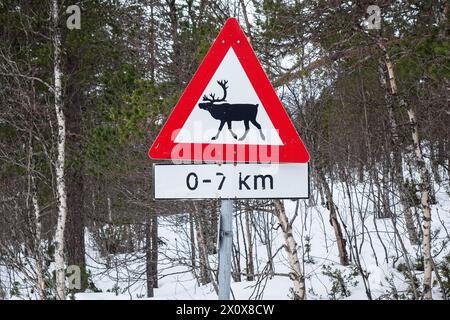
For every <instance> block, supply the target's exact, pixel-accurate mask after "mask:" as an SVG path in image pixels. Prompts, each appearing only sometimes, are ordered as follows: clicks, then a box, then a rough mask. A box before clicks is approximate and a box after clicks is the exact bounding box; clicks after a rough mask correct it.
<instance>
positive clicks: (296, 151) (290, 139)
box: [149, 18, 310, 163]
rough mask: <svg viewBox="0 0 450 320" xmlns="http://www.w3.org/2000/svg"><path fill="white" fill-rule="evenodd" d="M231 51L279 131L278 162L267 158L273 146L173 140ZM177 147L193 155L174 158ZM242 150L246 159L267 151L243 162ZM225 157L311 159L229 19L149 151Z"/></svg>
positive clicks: (162, 156)
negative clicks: (174, 150) (174, 134)
mask: <svg viewBox="0 0 450 320" xmlns="http://www.w3.org/2000/svg"><path fill="white" fill-rule="evenodd" d="M230 47H233V49H234V52H235V53H236V56H237V58H238V59H239V62H240V63H241V65H242V67H243V69H244V71H245V73H246V74H247V77H248V79H249V80H250V83H251V84H252V86H253V88H254V90H255V92H256V94H257V95H258V97H259V99H260V101H261V103H262V105H263V106H264V107H265V110H266V112H267V115H268V116H269V118H270V120H271V121H272V124H273V126H274V127H275V129H278V130H279V131H278V134H279V136H280V139H281V141H282V142H283V144H284V145H282V146H278V147H279V149H278V153H279V156H278V159H277V160H276V161H274V159H271V157H270V155H269V154H268V153H270V150H267V149H270V147H272V146H257V145H237V144H235V145H225V144H224V145H221V144H207V143H175V142H174V141H173V139H174V138H175V137H172V135H173V132H175V130H178V129H181V128H182V127H183V125H184V123H185V122H186V120H187V118H188V117H189V115H190V113H191V111H192V110H193V108H194V107H195V106H196V105H195V103H196V102H197V101H198V100H199V98H200V96H201V95H202V94H203V92H204V90H205V88H206V86H207V85H208V83H209V81H210V80H211V78H212V77H213V76H214V73H215V71H216V70H217V68H218V67H219V65H220V63H221V62H222V60H223V58H224V57H225V54H226V53H227V52H228V49H229V48H230ZM175 146H177V148H178V149H184V150H190V152H186V154H177V155H172V149H173V148H174V147H175ZM206 148H208V149H206ZM243 148H244V149H245V154H246V155H249V154H250V152H251V150H255V149H254V148H265V150H263V151H261V152H257V153H256V154H257V157H256V158H253V159H248V157H247V156H245V157H244V158H242V155H241V156H238V153H239V152H242V151H243ZM211 149H214V151H212V152H211ZM230 150H231V152H230ZM233 150H234V151H233ZM237 151H239V152H237ZM260 153H261V154H265V155H266V156H267V157H266V156H261V155H260ZM222 155H226V156H225V157H224V158H223V159H224V161H225V162H262V163H264V162H280V163H285V162H292V163H305V162H308V161H309V159H310V157H309V154H308V151H307V150H306V148H305V146H304V144H303V142H302V140H301V139H300V137H299V135H298V133H297V131H296V130H295V128H294V125H293V124H292V122H291V120H290V118H289V116H288V114H287V113H286V110H285V109H284V108H283V106H282V104H281V102H280V100H279V98H278V96H277V94H276V92H275V90H274V89H273V87H272V85H271V83H270V81H269V79H268V78H267V75H266V74H265V72H264V70H263V68H262V66H261V64H260V63H259V61H258V58H257V57H256V55H255V53H254V51H253V49H252V47H251V46H250V43H249V42H248V40H247V37H246V36H245V34H244V32H243V31H242V29H241V27H240V26H239V23H238V22H237V20H236V19H235V18H229V19H228V20H227V22H226V23H225V25H224V26H223V28H222V30H221V31H220V33H219V35H218V36H217V38H216V40H215V41H214V43H213V45H212V46H211V48H210V49H209V51H208V53H207V54H206V56H205V58H204V60H203V61H202V63H201V64H200V67H199V68H198V70H197V72H196V73H195V75H194V76H193V78H192V80H191V81H190V83H189V85H188V86H187V88H186V91H185V92H184V93H183V95H182V96H181V98H180V100H179V101H178V103H177V105H176V106H175V108H174V109H173V111H172V113H171V114H170V116H169V118H168V120H167V122H166V124H165V125H164V127H163V128H162V130H161V132H160V133H159V135H158V137H157V138H156V140H155V142H154V143H153V145H152V146H151V148H150V150H149V156H150V158H153V159H177V160H193V161H204V162H211V161H214V162H217V161H218V160H220V159H222V158H221V156H222Z"/></svg>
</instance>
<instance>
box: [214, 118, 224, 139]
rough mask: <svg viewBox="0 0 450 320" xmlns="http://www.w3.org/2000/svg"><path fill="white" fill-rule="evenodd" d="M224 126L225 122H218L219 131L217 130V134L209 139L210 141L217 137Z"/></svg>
mask: <svg viewBox="0 0 450 320" xmlns="http://www.w3.org/2000/svg"><path fill="white" fill-rule="evenodd" d="M224 125H225V121H220V126H219V130H217V134H216V135H215V136H214V137H212V138H211V140H216V139H217V138H218V137H219V133H220V131H222V128H223V126H224Z"/></svg>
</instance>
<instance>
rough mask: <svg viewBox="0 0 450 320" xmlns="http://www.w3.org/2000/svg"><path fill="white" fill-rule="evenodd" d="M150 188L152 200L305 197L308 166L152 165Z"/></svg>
mask: <svg viewBox="0 0 450 320" xmlns="http://www.w3.org/2000/svg"><path fill="white" fill-rule="evenodd" d="M154 186H155V188H154V189H155V199H219V198H225V199H239V198H240V199H246V198H255V199H258V198H259V199H269V198H285V199H292V198H308V197H309V177H308V164H307V163H275V164H256V163H251V164H186V165H170V164H155V165H154Z"/></svg>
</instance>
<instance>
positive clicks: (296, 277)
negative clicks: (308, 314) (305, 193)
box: [274, 200, 306, 300]
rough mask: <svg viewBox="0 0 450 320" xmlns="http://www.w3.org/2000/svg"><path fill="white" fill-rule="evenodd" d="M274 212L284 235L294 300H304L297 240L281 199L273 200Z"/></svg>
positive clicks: (303, 285) (303, 279)
mask: <svg viewBox="0 0 450 320" xmlns="http://www.w3.org/2000/svg"><path fill="white" fill-rule="evenodd" d="M274 205H275V214H276V216H277V218H278V222H279V223H280V226H281V230H282V231H283V236H284V243H285V245H284V247H285V249H286V252H287V254H288V259H289V266H290V268H291V272H290V277H291V280H292V282H293V283H294V291H293V292H294V300H305V299H306V295H305V277H304V275H303V274H302V269H301V266H300V262H299V260H298V253H297V242H296V241H295V239H294V235H293V233H292V222H289V220H288V217H287V215H286V211H285V209H284V204H283V203H282V202H281V200H274Z"/></svg>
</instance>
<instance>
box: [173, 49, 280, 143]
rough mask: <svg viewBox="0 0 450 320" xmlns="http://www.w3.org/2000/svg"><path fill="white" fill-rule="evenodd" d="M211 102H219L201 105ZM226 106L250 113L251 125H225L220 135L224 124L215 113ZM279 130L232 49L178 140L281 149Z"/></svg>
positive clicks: (181, 130)
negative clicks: (230, 105) (278, 147)
mask: <svg viewBox="0 0 450 320" xmlns="http://www.w3.org/2000/svg"><path fill="white" fill-rule="evenodd" d="M204 97H206V99H207V100H204ZM210 100H213V101H215V102H214V103H212V104H213V106H212V105H211V106H205V107H202V106H201V105H202V103H203V104H205V105H206V104H207V103H208V101H210ZM226 104H234V105H239V106H237V109H236V110H239V113H240V114H245V113H246V112H247V113H249V121H246V123H247V124H245V122H244V121H232V122H230V123H229V124H228V123H226V122H225V123H224V124H223V127H221V130H220V132H219V133H218V128H219V126H220V124H221V121H220V120H218V119H217V118H218V117H217V116H216V115H215V114H214V113H215V112H217V111H218V110H219V111H220V110H223V109H224V108H226V107H225V106H224V105H226ZM222 112H223V111H222ZM215 117H216V118H215ZM241 120H242V119H241ZM229 125H230V127H231V128H230V127H228V126H229ZM246 125H247V126H248V128H247V129H248V130H246V127H245V126H246ZM278 129H279V128H275V127H274V125H273V124H272V121H270V118H269V116H268V115H267V112H266V110H265V108H264V105H263V104H262V103H261V101H260V100H259V98H258V95H257V94H256V92H255V89H254V88H253V86H252V84H251V83H250V80H249V79H248V77H247V74H246V73H245V71H244V69H243V67H242V65H241V63H240V62H239V59H238V58H237V56H236V53H235V52H234V50H233V48H231V47H230V49H229V50H228V52H227V54H226V55H225V57H224V58H223V60H222V62H221V64H220V65H219V67H218V68H217V70H216V72H215V73H214V76H213V77H212V78H211V80H210V81H209V83H208V85H207V86H206V89H205V90H204V92H203V94H202V95H201V97H200V99H199V100H198V101H197V103H196V106H195V108H194V109H193V110H192V112H191V114H190V115H189V117H188V118H187V120H186V122H185V123H184V125H183V127H182V128H181V129H180V131H179V132H178V134H177V136H176V137H175V140H174V141H175V142H176V143H208V144H252V145H276V146H279V145H283V142H282V141H281V138H280V136H279V134H278Z"/></svg>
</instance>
